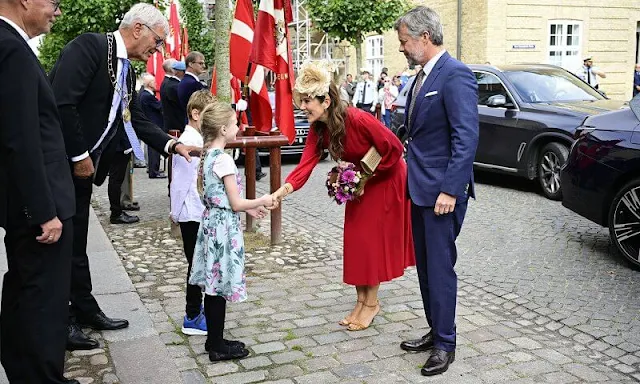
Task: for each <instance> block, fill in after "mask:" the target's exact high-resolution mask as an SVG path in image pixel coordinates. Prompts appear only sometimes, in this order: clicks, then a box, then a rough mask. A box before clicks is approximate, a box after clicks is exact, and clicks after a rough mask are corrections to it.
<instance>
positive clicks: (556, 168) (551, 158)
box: [538, 143, 569, 200]
mask: <svg viewBox="0 0 640 384" xmlns="http://www.w3.org/2000/svg"><path fill="white" fill-rule="evenodd" d="M568 157H569V150H568V149H567V147H565V146H564V145H562V144H560V143H549V144H547V145H545V146H544V148H542V151H540V157H539V158H538V181H539V182H540V186H541V187H542V193H544V195H545V196H546V197H547V198H549V199H551V200H561V199H562V190H561V189H560V168H561V167H562V166H563V165H564V163H565V162H566V161H567V158H568Z"/></svg>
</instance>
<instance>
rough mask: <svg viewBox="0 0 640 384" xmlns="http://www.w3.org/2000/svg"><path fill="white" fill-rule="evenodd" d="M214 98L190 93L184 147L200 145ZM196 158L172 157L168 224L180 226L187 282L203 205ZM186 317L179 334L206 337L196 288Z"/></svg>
mask: <svg viewBox="0 0 640 384" xmlns="http://www.w3.org/2000/svg"><path fill="white" fill-rule="evenodd" d="M214 100H215V97H214V96H213V95H212V94H211V92H209V91H208V90H206V89H204V90H200V91H196V92H194V93H193V94H192V95H191V97H190V98H189V102H188V103H187V113H188V116H189V123H188V124H187V125H186V126H185V128H184V131H183V133H182V135H180V138H179V139H178V142H180V143H183V144H185V145H194V146H197V147H202V146H203V139H202V134H201V133H200V112H201V111H202V110H203V109H204V107H206V106H207V105H209V104H211V103H212V102H213V101H214ZM199 164H200V161H199V159H198V158H195V159H192V161H191V162H188V161H186V160H185V159H184V158H182V157H180V156H173V159H172V173H171V183H170V185H169V193H170V195H171V213H170V216H171V221H173V222H174V223H178V224H179V225H180V232H181V234H182V242H183V247H184V253H185V255H186V257H187V261H188V263H189V269H188V270H187V279H188V278H189V273H191V265H192V262H193V251H194V249H195V246H196V238H197V236H198V228H199V226H200V220H201V218H202V212H204V205H203V204H202V200H201V198H200V194H199V193H198V186H197V180H198V166H199ZM186 299H187V305H186V310H185V312H186V314H185V316H184V320H183V322H182V333H184V334H185V335H206V334H207V322H206V319H205V316H204V314H203V313H202V310H201V306H202V290H201V289H200V287H198V286H197V285H189V284H187V297H186Z"/></svg>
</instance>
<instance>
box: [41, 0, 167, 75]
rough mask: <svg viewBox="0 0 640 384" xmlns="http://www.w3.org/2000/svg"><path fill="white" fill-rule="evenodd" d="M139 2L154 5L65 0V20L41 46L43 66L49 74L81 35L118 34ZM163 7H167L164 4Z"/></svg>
mask: <svg viewBox="0 0 640 384" xmlns="http://www.w3.org/2000/svg"><path fill="white" fill-rule="evenodd" d="M140 1H144V2H147V3H152V0H82V1H78V0H62V3H61V4H60V8H61V9H62V16H61V17H60V18H58V20H57V21H56V23H55V24H54V25H53V28H52V29H51V33H49V34H48V35H47V36H46V37H45V38H44V41H43V42H42V45H41V46H40V55H39V59H40V62H41V63H42V66H43V67H44V68H45V70H47V71H49V70H50V69H51V68H52V67H53V65H54V64H55V62H56V60H57V59H58V55H59V54H60V51H61V50H62V48H63V47H64V46H65V45H66V44H67V43H68V42H69V41H71V40H73V39H74V38H76V37H77V36H78V35H81V34H83V33H85V32H98V33H105V32H110V31H115V30H116V29H117V28H118V25H119V23H120V20H121V19H122V17H123V16H124V14H125V13H126V12H127V11H128V10H129V8H131V6H133V5H134V4H136V3H139V2H140ZM161 3H162V4H161V5H164V3H165V1H164V0H163V1H161ZM143 65H144V64H142V66H143ZM138 66H140V64H138ZM138 69H139V68H138Z"/></svg>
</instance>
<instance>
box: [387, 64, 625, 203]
mask: <svg viewBox="0 0 640 384" xmlns="http://www.w3.org/2000/svg"><path fill="white" fill-rule="evenodd" d="M469 68H471V70H472V71H473V72H474V74H475V76H476V80H477V81H478V113H479V115H480V141H479V144H478V151H477V153H476V158H475V162H474V165H475V166H476V167H477V168H478V169H486V170H490V171H493V172H502V173H508V174H514V175H519V176H522V177H526V178H528V179H530V180H534V179H537V180H538V182H539V183H540V186H541V187H542V191H543V193H544V194H545V196H547V197H548V198H550V199H553V200H560V199H562V190H561V188H560V167H561V166H562V165H563V164H564V163H565V162H566V160H567V156H568V154H569V147H570V146H571V143H572V142H573V135H574V133H575V131H576V128H577V127H579V126H580V124H581V123H582V121H583V120H584V119H585V118H586V117H587V116H591V115H596V114H600V113H602V112H606V111H611V110H615V109H619V108H621V107H622V106H624V105H625V102H623V101H613V100H609V99H607V98H606V97H605V96H603V95H602V94H600V93H599V92H598V91H596V90H595V89H594V88H592V87H590V86H589V85H588V84H586V83H585V82H584V81H582V80H581V79H579V78H578V77H576V76H575V75H573V74H572V73H571V72H569V71H566V70H564V69H562V68H560V67H556V66H553V65H544V64H521V65H505V66H492V65H469ZM410 84H411V82H409V83H408V84H407V85H406V86H405V87H404V88H403V89H402V92H400V94H399V95H398V98H397V100H396V102H395V103H396V107H395V111H394V112H393V113H394V115H393V117H392V130H394V132H397V133H396V134H397V135H398V137H400V138H401V139H404V137H405V136H406V132H405V129H404V105H405V104H406V98H407V95H408V92H409V88H410Z"/></svg>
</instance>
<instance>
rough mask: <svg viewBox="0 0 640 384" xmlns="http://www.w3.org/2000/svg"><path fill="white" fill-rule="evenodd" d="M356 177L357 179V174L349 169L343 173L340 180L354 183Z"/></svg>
mask: <svg viewBox="0 0 640 384" xmlns="http://www.w3.org/2000/svg"><path fill="white" fill-rule="evenodd" d="M355 177H356V173H355V172H354V171H353V170H351V169H347V170H345V171H344V172H342V176H341V177H340V180H341V181H343V182H347V183H350V182H352V181H353V179H354V178H355Z"/></svg>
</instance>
